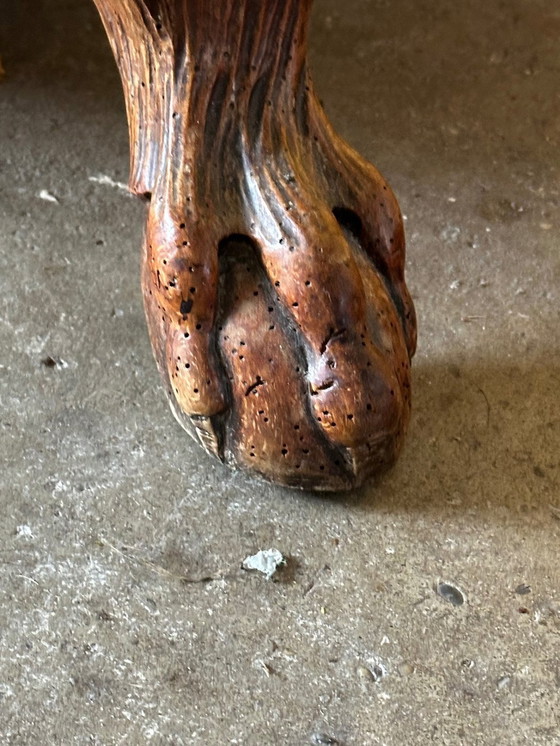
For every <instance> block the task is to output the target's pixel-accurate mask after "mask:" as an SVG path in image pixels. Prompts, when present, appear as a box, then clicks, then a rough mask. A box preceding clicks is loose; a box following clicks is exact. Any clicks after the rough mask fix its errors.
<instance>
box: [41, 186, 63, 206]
mask: <svg viewBox="0 0 560 746" xmlns="http://www.w3.org/2000/svg"><path fill="white" fill-rule="evenodd" d="M38 197H39V199H42V200H44V201H45V202H54V203H56V204H58V199H57V197H55V196H54V194H51V193H50V192H48V191H47V190H46V189H41V191H40V192H39V194H38Z"/></svg>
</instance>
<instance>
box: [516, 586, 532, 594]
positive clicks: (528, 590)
mask: <svg viewBox="0 0 560 746" xmlns="http://www.w3.org/2000/svg"><path fill="white" fill-rule="evenodd" d="M515 593H517V595H518V596H526V595H527V594H528V593H531V586H530V585H526V584H525V583H520V584H519V585H518V586H517V588H516V589H515Z"/></svg>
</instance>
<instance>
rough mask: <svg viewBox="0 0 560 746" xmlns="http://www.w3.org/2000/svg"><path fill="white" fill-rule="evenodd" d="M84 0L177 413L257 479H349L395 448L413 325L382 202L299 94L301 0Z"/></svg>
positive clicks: (154, 334)
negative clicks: (144, 200)
mask: <svg viewBox="0 0 560 746" xmlns="http://www.w3.org/2000/svg"><path fill="white" fill-rule="evenodd" d="M96 2H97V4H98V6H99V9H100V11H101V13H102V17H103V19H104V22H105V24H106V27H107V29H108V31H109V35H110V39H111V41H112V43H113V45H114V47H115V52H116V56H117V60H118V61H119V65H120V68H121V72H122V74H123V82H124V87H125V93H126V98H127V105H128V113H129V122H130V128H131V141H132V144H133V148H132V153H133V156H132V178H131V181H132V187H133V189H134V190H135V191H136V192H137V193H139V194H143V195H146V196H147V197H149V200H150V204H149V209H148V226H147V231H146V247H145V252H144V264H143V288H144V297H145V303H146V313H147V318H148V325H149V329H150V336H151V340H152V345H153V348H154V352H155V356H156V360H157V363H158V366H159V369H160V372H161V374H162V376H163V378H164V380H165V382H166V385H167V390H168V393H169V396H170V400H171V403H172V407H173V410H174V412H175V414H176V416H177V418H178V419H179V421H180V422H181V423H182V424H183V426H184V427H185V429H186V430H188V431H189V432H190V433H191V434H193V435H194V436H198V438H199V440H200V442H201V443H202V445H203V446H204V447H205V448H206V449H207V450H208V451H210V452H211V453H213V454H215V455H216V456H218V457H219V458H221V459H222V460H225V461H227V462H228V463H231V464H234V465H236V466H239V467H242V468H247V469H251V470H253V471H255V472H258V473H259V474H261V475H263V476H265V477H266V478H267V479H270V480H272V481H275V482H279V483H283V484H287V485H292V486H297V487H306V488H311V489H329V490H338V489H347V488H351V487H355V486H357V485H359V484H361V483H362V482H363V480H364V479H365V478H367V477H368V476H370V475H371V474H372V473H374V472H376V471H378V470H380V469H383V468H385V467H386V466H388V465H390V464H391V463H392V462H393V461H394V459H395V458H396V456H397V455H398V453H399V450H400V448H401V444H402V440H403V436H404V433H405V431H406V427H407V423H408V419H409V413H410V367H409V365H410V358H411V356H412V355H413V353H414V349H415V344H416V326H415V317H414V308H413V305H412V301H411V299H410V296H409V294H408V291H407V289H406V286H405V283H404V232H403V226H402V220H401V216H400V213H399V209H398V206H397V203H396V200H395V198H394V196H393V194H392V192H391V190H390V189H389V187H388V186H387V184H386V183H385V182H384V180H383V179H382V177H381V176H380V175H379V173H378V172H377V171H376V170H375V169H374V168H373V166H371V165H369V164H368V163H366V162H365V161H364V160H363V159H361V158H360V157H359V156H358V155H357V154H356V153H355V152H354V151H353V150H351V149H350V148H349V147H348V145H346V144H345V143H344V142H343V141H342V140H341V139H340V138H339V137H338V136H337V135H336V134H335V133H334V132H333V130H332V128H331V127H330V125H329V123H328V121H327V119H326V117H325V115H324V113H323V111H322V109H321V107H320V105H319V103H318V101H317V98H316V96H315V94H314V92H313V89H312V85H311V82H310V79H309V75H308V71H307V67H306V62H305V38H306V30H307V24H308V15H309V6H310V3H309V2H308V1H307V0H305V1H303V0H271V1H270V2H268V3H262V2H257V0H237V2H235V1H234V0H224V1H223V2H222V3H221V4H220V9H219V10H211V9H210V7H209V4H208V2H207V0H158V1H157V2H156V0H152V1H151V2H144V1H143V0H125V1H124V2H123V0H119V1H118V2H117V0H96ZM210 5H212V4H210Z"/></svg>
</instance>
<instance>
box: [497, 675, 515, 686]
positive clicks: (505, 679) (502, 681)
mask: <svg viewBox="0 0 560 746" xmlns="http://www.w3.org/2000/svg"><path fill="white" fill-rule="evenodd" d="M510 685H511V676H500V678H499V679H498V681H497V682H496V686H497V687H498V689H505V688H506V687H508V686H510Z"/></svg>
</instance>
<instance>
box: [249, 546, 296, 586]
mask: <svg viewBox="0 0 560 746" xmlns="http://www.w3.org/2000/svg"><path fill="white" fill-rule="evenodd" d="M285 564H286V560H285V558H284V555H283V554H282V552H280V551H279V550H278V549H262V550H261V551H259V552H257V553H256V554H253V555H251V556H249V557H245V559H244V560H243V569H244V570H256V571H257V572H260V573H262V574H263V575H266V579H267V580H270V579H271V578H272V577H273V575H274V573H275V572H276V571H277V570H278V568H279V567H281V566H282V565H285Z"/></svg>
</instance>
